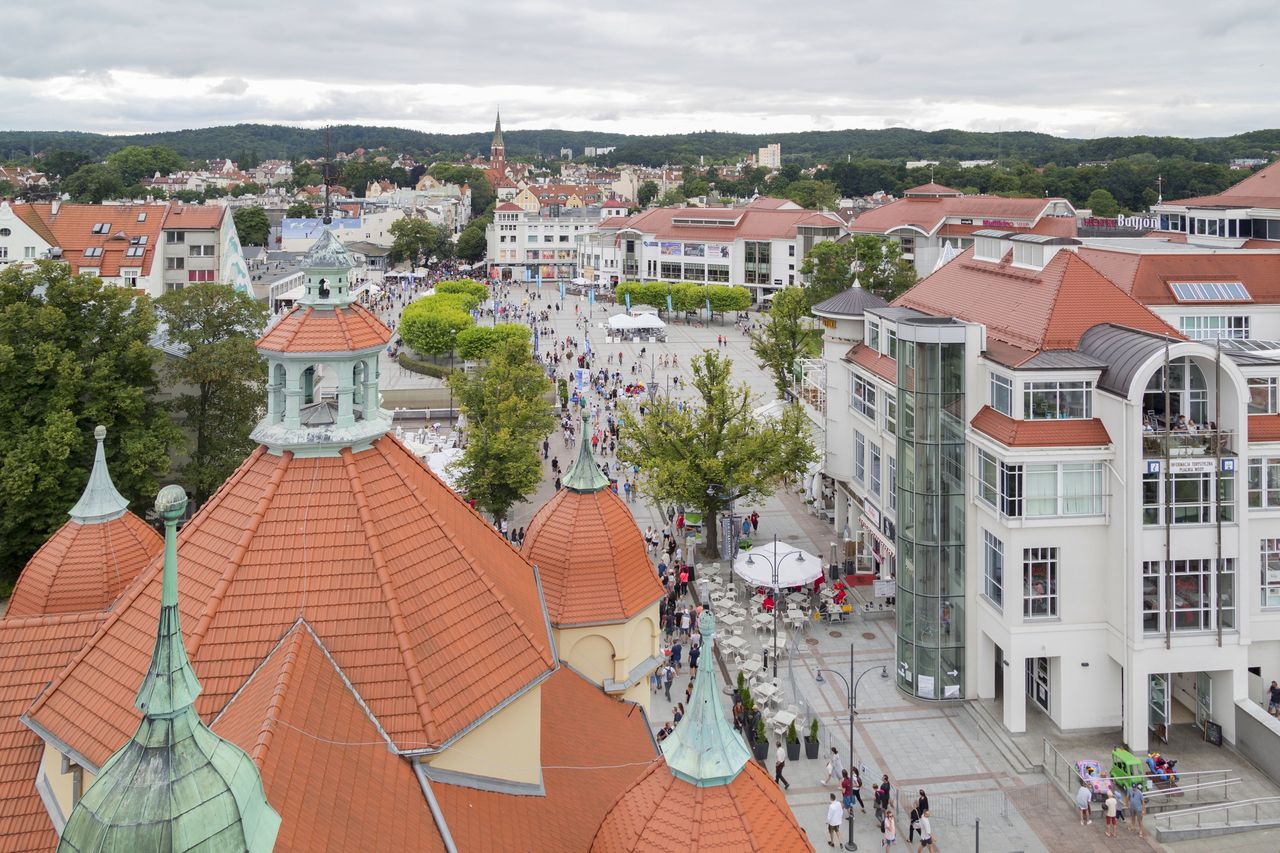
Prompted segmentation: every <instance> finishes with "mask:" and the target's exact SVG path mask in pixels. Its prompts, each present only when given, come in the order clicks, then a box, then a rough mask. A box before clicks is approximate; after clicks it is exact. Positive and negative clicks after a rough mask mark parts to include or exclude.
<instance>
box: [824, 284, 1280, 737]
mask: <svg viewBox="0 0 1280 853" xmlns="http://www.w3.org/2000/svg"><path fill="white" fill-rule="evenodd" d="M1268 308H1269V306H1268ZM1269 313H1270V311H1268V314H1269ZM922 316H925V315H921V314H920V313H919V312H915V311H912V310H911V309H906V308H885V309H870V310H869V311H868V312H867V313H866V316H865V317H856V318H854V317H847V318H838V317H837V318H833V321H832V322H828V323H826V324H825V325H826V333H825V336H826V341H827V346H826V348H825V352H824V359H825V361H826V369H827V393H826V404H827V430H826V432H827V435H828V440H827V444H828V446H827V452H826V461H825V466H824V473H825V474H827V475H828V476H830V477H831V478H832V479H834V480H835V481H836V485H837V497H838V499H837V513H836V519H835V529H836V531H837V532H841V531H843V532H844V534H845V536H846V537H847V538H849V539H851V540H854V541H859V542H860V543H861V547H862V553H863V554H867V555H869V554H870V553H871V551H872V550H873V549H875V550H878V551H879V557H880V558H881V559H880V560H879V561H877V562H880V563H881V571H882V575H883V576H886V577H888V576H891V575H894V574H895V572H896V571H899V570H900V569H896V568H895V560H894V559H893V557H892V554H893V547H894V545H895V542H894V541H893V540H894V531H895V530H898V529H899V527H900V525H901V524H902V523H906V522H905V521H904V520H903V519H901V518H900V511H899V507H900V504H901V501H902V500H903V499H905V498H906V496H907V493H906V492H902V493H899V492H898V491H897V490H896V486H897V482H896V481H897V475H896V470H897V461H898V460H897V455H898V453H899V445H900V442H899V439H900V435H901V428H900V424H901V423H902V420H901V419H902V418H903V417H904V416H905V414H906V413H905V412H904V411H903V410H902V407H901V406H900V404H899V401H898V397H899V396H900V395H901V394H902V393H903V392H902V389H900V388H899V387H898V381H899V380H898V379H897V378H896V377H897V375H898V373H897V370H898V368H897V361H896V359H895V360H892V361H890V360H889V357H890V356H891V355H892V356H901V355H902V353H901V352H899V350H900V349H901V348H902V347H903V346H905V345H904V344H901V343H900V342H899V340H898V332H899V331H900V330H899V324H900V323H902V322H907V321H909V320H910V319H912V318H915V317H922ZM1098 319H1099V322H1100V323H1105V322H1106V320H1107V318H1106V317H1099V318H1098ZM953 322H955V321H953ZM960 325H962V326H964V328H965V329H966V330H967V331H966V333H965V335H964V341H965V344H964V346H965V357H964V370H963V389H962V390H963V397H962V400H963V405H962V408H961V409H960V410H956V411H955V412H954V414H955V415H957V416H958V417H959V418H962V423H963V425H964V459H963V466H964V470H963V472H954V471H953V472H951V473H952V474H960V475H961V476H962V477H963V482H964V489H963V492H964V495H963V510H964V537H963V543H964V544H963V588H964V592H963V596H962V597H961V596H957V597H955V598H954V599H945V598H944V600H943V604H942V608H943V613H942V620H941V623H940V624H941V625H942V626H943V630H944V631H947V632H950V631H955V632H956V634H957V636H959V637H962V638H963V646H964V648H963V652H962V662H961V665H960V666H958V667H957V669H959V670H961V672H959V673H956V681H957V682H958V683H960V684H962V687H961V688H959V689H958V690H957V692H956V693H954V694H951V695H948V696H945V697H944V696H943V695H942V694H941V692H939V693H938V695H937V696H936V697H934V698H961V697H964V698H974V697H980V698H985V699H992V698H996V697H997V696H1000V697H1002V713H1003V721H1004V724H1005V726H1006V727H1007V728H1008V729H1009V730H1010V731H1014V732H1018V731H1023V730H1024V729H1025V727H1026V717H1027V714H1029V713H1045V714H1047V715H1048V716H1049V717H1051V718H1052V720H1053V721H1054V723H1055V724H1056V725H1058V726H1059V727H1060V728H1062V729H1077V728H1091V727H1101V726H1105V727H1121V728H1122V738H1123V741H1124V742H1125V743H1127V744H1128V745H1129V747H1130V748H1131V749H1133V750H1135V751H1139V752H1140V751H1142V750H1143V749H1145V748H1146V747H1147V745H1148V743H1149V742H1150V739H1151V738H1153V737H1155V736H1157V735H1158V733H1159V729H1158V728H1157V727H1156V726H1157V723H1158V722H1160V721H1163V722H1164V723H1165V724H1167V722H1168V719H1169V716H1170V709H1171V707H1172V705H1171V703H1179V704H1181V705H1183V706H1186V707H1187V709H1188V710H1189V711H1190V712H1192V713H1195V714H1196V715H1197V719H1203V718H1208V719H1212V720H1213V721H1214V722H1216V723H1218V724H1220V725H1221V726H1222V731H1223V735H1224V737H1225V738H1226V739H1227V740H1229V741H1233V740H1234V739H1235V718H1236V705H1237V703H1248V702H1249V701H1250V699H1251V698H1252V699H1253V700H1254V701H1256V700H1257V699H1258V698H1260V696H1261V690H1262V685H1263V684H1266V683H1269V681H1270V679H1271V678H1273V677H1276V675H1277V671H1280V416H1278V415H1277V414H1276V412H1277V400H1276V398H1277V393H1276V389H1277V387H1280V354H1276V353H1273V355H1272V356H1271V357H1267V356H1259V355H1257V354H1244V355H1241V354H1236V355H1234V356H1232V355H1228V356H1223V357H1219V354H1218V352H1217V350H1216V347H1215V344H1214V342H1212V341H1208V342H1201V341H1177V340H1174V341H1172V342H1171V343H1170V344H1169V345H1168V347H1167V349H1166V347H1165V345H1164V342H1163V340H1161V339H1159V338H1158V337H1157V336H1154V335H1150V334H1147V333H1141V332H1134V331H1131V330H1124V329H1118V327H1109V326H1102V327H1095V328H1094V329H1091V330H1090V331H1089V332H1087V333H1086V335H1085V337H1084V338H1082V339H1081V344H1080V347H1079V348H1078V350H1077V351H1076V352H1072V353H1069V354H1067V355H1066V356H1060V357H1056V358H1057V360H1055V359H1054V358H1047V359H1045V360H1041V361H1038V362H1036V361H1035V360H1033V362H1035V363H1034V366H1032V363H1027V364H1024V365H1023V366H1022V367H1020V368H1010V367H1008V366H1005V365H1004V364H1001V363H1000V362H999V361H998V360H997V359H995V358H992V357H991V356H990V354H989V353H988V352H986V350H987V337H986V335H987V330H986V327H985V326H983V325H982V324H978V323H961V324H960ZM858 340H863V341H865V342H867V344H868V346H869V347H870V348H872V349H874V350H875V351H877V352H879V353H880V354H881V359H884V361H883V362H882V361H881V360H880V359H876V358H873V357H870V356H869V355H868V354H867V353H866V352H865V351H863V352H862V353H861V354H860V355H858V356H856V362H855V360H854V359H853V353H851V352H850V342H851V341H853V342H856V341H858ZM1166 362H1168V363H1169V364H1170V375H1171V376H1173V377H1174V379H1173V382H1171V383H1170V386H1171V390H1170V395H1169V398H1168V405H1169V407H1170V408H1169V409H1167V410H1166V409H1164V406H1165V397H1164V393H1163V391H1162V390H1161V385H1160V377H1161V376H1162V375H1163V372H1164V369H1165V365H1166ZM886 365H887V366H888V367H889V370H887V371H886V370H883V367H884V366H886ZM877 366H878V367H881V368H882V369H881V370H880V371H879V372H877V370H876V369H874V368H875V367H877ZM881 373H883V374H885V375H883V376H882V375H880V374H881ZM889 376H893V377H895V378H893V379H890V378H888V377H889ZM1251 382H1252V387H1251V385H1250V383H1251ZM1048 383H1074V384H1063V385H1059V386H1056V387H1054V389H1053V390H1052V391H1050V390H1048V389H1050V388H1051V385H1050V384H1048ZM984 407H990V408H991V409H994V410H997V413H998V417H996V418H995V419H994V420H995V421H996V422H997V423H999V424H1003V425H1009V426H1011V427H1017V428H1023V427H1024V426H1025V425H1046V424H1047V425H1049V427H1050V428H1051V429H1052V430H1053V431H1054V432H1055V433H1057V434H1065V433H1063V430H1068V431H1069V430H1071V429H1072V428H1073V426H1074V425H1077V424H1078V425H1080V428H1081V429H1086V430H1091V431H1093V432H1094V433H1097V430H1098V427H1097V425H1096V424H1094V420H1095V419H1096V420H1098V421H1100V422H1101V427H1102V428H1104V429H1105V434H1103V438H1102V439H1101V440H1100V441H1097V442H1095V443H1092V444H1091V443H1089V442H1088V441H1085V442H1084V443H1080V442H1079V441H1078V440H1077V441H1074V443H1063V444H1059V445H1054V443H1053V440H1052V439H1049V441H1048V443H1045V442H1043V441H1040V442H1034V443H1026V442H1022V441H1020V440H1014V441H1013V442H1012V443H1006V441H1009V440H1008V439H1007V438H1001V437H997V435H993V434H991V433H989V432H988V431H985V430H984V428H982V424H984V423H987V422H988V420H990V419H991V416H990V415H989V414H984V415H982V416H980V412H981V411H984ZM1152 411H1160V412H1163V411H1170V412H1172V413H1174V414H1178V413H1180V414H1183V415H1187V414H1190V415H1192V416H1193V417H1194V418H1195V419H1196V420H1198V421H1199V422H1200V423H1202V424H1209V423H1213V424H1216V425H1217V427H1218V428H1220V429H1221V433H1219V434H1216V435H1215V434H1214V433H1209V432H1205V431H1203V429H1202V430H1201V431H1200V432H1198V433H1177V432H1174V433H1172V434H1170V435H1169V436H1168V437H1167V438H1166V437H1165V435H1164V434H1163V433H1160V432H1155V433H1152V432H1144V421H1148V422H1149V419H1150V416H1149V414H1148V413H1149V412H1152ZM1054 415H1056V417H1054ZM975 419H977V420H975ZM984 419H988V420H984ZM997 432H999V431H998V430H997ZM1063 441H1066V440H1065V439H1063ZM1166 443H1167V444H1168V446H1169V451H1168V455H1167V456H1166V452H1165V447H1166ZM873 459H874V460H875V461H874V463H873ZM873 464H874V466H875V468H874V471H873ZM1273 472H1274V474H1275V480H1274V482H1275V491H1270V490H1271V488H1272V486H1271V482H1272V481H1271V480H1270V478H1269V477H1268V475H1270V474H1272V473H1273ZM1170 473H1172V476H1173V477H1175V478H1176V481H1175V482H1174V483H1173V486H1172V489H1168V488H1167V487H1168V483H1167V482H1165V483H1164V485H1161V480H1162V478H1163V477H1165V476H1166V475H1168V474H1170ZM922 476H923V475H922ZM944 476H946V473H945V472H944ZM916 523H918V524H921V525H925V524H926V523H927V519H925V518H923V517H922V518H921V519H918V520H917V522H916ZM867 527H876V528H877V530H878V533H877V534H872V533H870V531H868V530H866V528H867ZM877 540H879V541H877ZM899 544H900V543H899ZM1167 561H1172V565H1173V569H1174V571H1173V572H1172V573H1170V572H1169V571H1168V570H1167V568H1166V567H1167V566H1168V565H1169V563H1168V562H1167ZM869 563H870V561H868V564H869ZM897 604H898V608H899V610H898V620H899V628H900V629H901V628H902V625H903V618H904V614H903V605H904V602H903V599H902V598H901V597H900V598H899V599H898V601H897ZM929 616H930V618H935V615H934V614H929ZM908 618H910V617H908ZM914 618H916V619H917V620H919V619H921V618H924V617H923V614H922V613H921V612H920V611H919V609H918V608H917V611H916V616H915V617H914ZM1250 667H1257V668H1260V673H1261V677H1259V676H1258V675H1257V674H1253V675H1251V674H1250V672H1249V668H1250ZM902 675H903V673H902V671H901V668H900V670H899V682H900V683H899V686H900V688H901V689H904V690H909V691H910V692H912V693H914V694H917V695H921V694H922V693H923V692H924V691H923V690H921V689H920V687H921V685H919V684H917V683H915V682H912V681H908V685H909V686H907V685H904V684H903V683H902ZM910 677H911V676H910V674H909V675H908V678H910ZM944 683H945V679H944ZM1162 684H1163V687H1162V686H1161V685H1162ZM935 689H936V686H935V685H933V683H932V682H930V686H929V690H935ZM1153 715H1157V716H1153ZM1160 715H1162V716H1160Z"/></svg>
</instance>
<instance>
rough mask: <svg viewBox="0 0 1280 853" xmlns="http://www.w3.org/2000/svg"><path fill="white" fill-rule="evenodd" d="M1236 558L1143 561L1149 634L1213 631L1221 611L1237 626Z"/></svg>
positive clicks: (1144, 610) (1225, 625) (1145, 619)
mask: <svg viewBox="0 0 1280 853" xmlns="http://www.w3.org/2000/svg"><path fill="white" fill-rule="evenodd" d="M1235 562H1236V561H1235V560H1234V559H1230V558H1228V559H1224V560H1222V561H1221V565H1220V566H1219V565H1217V563H1218V561H1217V560H1214V559H1202V560H1172V561H1165V560H1147V561H1145V562H1143V564H1142V628H1143V630H1144V631H1145V632H1146V633H1148V634H1161V633H1164V631H1165V628H1166V626H1167V627H1168V628H1169V629H1170V630H1172V631H1174V632H1178V631H1212V630H1215V629H1216V628H1217V627H1218V624H1219V620H1218V614H1219V612H1221V616H1222V618H1221V625H1222V627H1223V628H1234V627H1235V624H1236V619H1235V570H1236V569H1235Z"/></svg>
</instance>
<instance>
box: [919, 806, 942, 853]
mask: <svg viewBox="0 0 1280 853" xmlns="http://www.w3.org/2000/svg"><path fill="white" fill-rule="evenodd" d="M937 849H938V847H937V845H936V844H934V843H933V827H932V826H931V825H930V824H929V810H928V809H925V810H924V811H923V812H921V814H920V847H919V848H918V849H917V850H916V853H923V851H925V850H928V851H930V853H934V851H936V850H937Z"/></svg>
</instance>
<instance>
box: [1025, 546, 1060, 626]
mask: <svg viewBox="0 0 1280 853" xmlns="http://www.w3.org/2000/svg"><path fill="white" fill-rule="evenodd" d="M1022 615H1023V616H1024V617H1025V618H1027V619H1045V618H1051V617H1055V616H1057V615H1058V549H1057V548H1023V549H1022Z"/></svg>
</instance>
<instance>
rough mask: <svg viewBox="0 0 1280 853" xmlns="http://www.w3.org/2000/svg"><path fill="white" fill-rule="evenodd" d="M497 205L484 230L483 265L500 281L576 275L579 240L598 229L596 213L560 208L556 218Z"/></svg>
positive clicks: (546, 279) (594, 210)
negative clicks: (490, 220) (490, 268)
mask: <svg viewBox="0 0 1280 853" xmlns="http://www.w3.org/2000/svg"><path fill="white" fill-rule="evenodd" d="M512 208H515V205H513V204H504V205H501V206H500V207H499V208H498V209H497V210H495V211H494V214H493V222H492V223H490V224H489V226H488V227H486V228H485V237H486V239H487V240H488V250H487V253H486V255H485V257H486V262H487V263H488V264H489V266H491V267H497V269H498V275H499V277H500V278H502V279H503V280H504V281H538V280H541V281H544V282H551V281H568V280H570V279H573V278H577V277H578V274H579V255H578V252H579V239H580V238H581V237H583V236H584V235H587V234H590V233H592V232H594V231H595V230H596V228H598V227H599V225H600V209H599V208H595V207H588V208H564V209H562V210H561V212H560V215H558V216H551V215H549V214H543V213H530V212H528V211H525V210H520V209H512Z"/></svg>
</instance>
